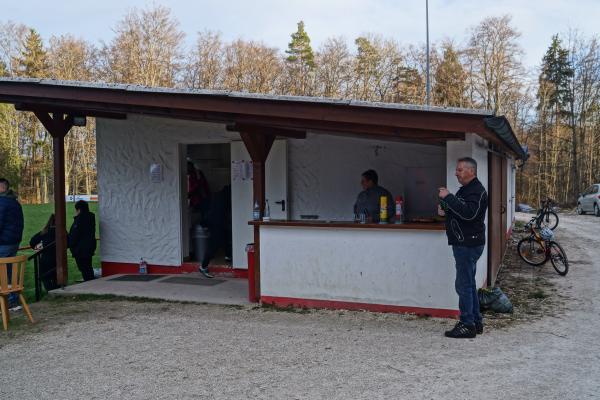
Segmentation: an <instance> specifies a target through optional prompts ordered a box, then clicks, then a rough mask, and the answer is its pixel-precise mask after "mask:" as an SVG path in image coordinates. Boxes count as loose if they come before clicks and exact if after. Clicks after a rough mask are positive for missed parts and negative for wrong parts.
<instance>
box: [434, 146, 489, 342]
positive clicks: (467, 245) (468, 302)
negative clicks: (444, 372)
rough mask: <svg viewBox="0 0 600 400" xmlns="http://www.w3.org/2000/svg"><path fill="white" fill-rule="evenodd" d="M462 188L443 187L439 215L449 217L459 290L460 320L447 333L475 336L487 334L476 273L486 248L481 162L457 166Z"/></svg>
mask: <svg viewBox="0 0 600 400" xmlns="http://www.w3.org/2000/svg"><path fill="white" fill-rule="evenodd" d="M455 175H456V178H457V179H458V182H459V183H460V184H461V186H462V187H461V188H460V189H459V190H458V192H456V195H453V194H451V193H450V192H449V191H448V189H446V188H445V187H442V188H440V189H439V197H440V199H441V200H440V206H438V214H439V215H442V216H443V215H445V216H446V235H447V236H448V244H449V245H450V246H452V253H453V255H454V260H455V262H456V281H455V289H456V293H457V294H458V308H459V310H460V321H458V322H457V323H456V326H455V327H454V328H453V329H452V330H449V331H446V333H445V335H446V336H447V337H451V338H474V337H475V336H476V334H481V333H483V320H482V317H481V313H480V312H479V298H478V297H477V284H476V282H475V274H476V271H477V260H479V258H480V257H481V254H482V253H483V249H484V247H485V222H484V221H485V213H486V210H487V193H486V191H485V188H484V187H483V185H482V184H481V182H480V181H479V179H477V162H476V161H475V160H474V159H472V158H470V157H464V158H461V159H459V160H458V163H457V165H456V173H455Z"/></svg>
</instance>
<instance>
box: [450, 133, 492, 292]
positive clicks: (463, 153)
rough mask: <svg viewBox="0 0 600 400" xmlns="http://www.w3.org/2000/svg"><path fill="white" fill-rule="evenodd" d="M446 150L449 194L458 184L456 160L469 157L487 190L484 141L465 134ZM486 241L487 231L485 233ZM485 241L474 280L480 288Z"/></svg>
mask: <svg viewBox="0 0 600 400" xmlns="http://www.w3.org/2000/svg"><path fill="white" fill-rule="evenodd" d="M446 149H447V157H446V161H447V177H446V179H447V187H448V189H449V190H450V192H451V193H456V192H457V191H458V189H459V188H460V184H459V183H458V180H457V179H456V176H455V175H454V172H455V170H456V160H458V159H459V158H461V157H471V158H473V159H475V161H477V178H478V179H479V180H480V181H481V184H482V185H483V187H484V188H485V190H488V151H487V143H486V141H485V140H484V139H482V138H480V137H479V136H477V135H474V134H471V133H469V134H467V135H466V137H465V140H464V141H452V142H448V143H447V144H446ZM485 224H486V227H487V224H488V215H487V213H486V216H485ZM486 239H487V231H486ZM487 246H488V245H487V240H486V245H485V248H484V249H483V254H482V255H481V257H480V258H479V261H478V262H477V275H476V277H475V280H476V282H477V284H478V285H479V286H480V287H481V286H483V285H484V283H485V280H486V278H487V259H488V257H487V251H488V250H487Z"/></svg>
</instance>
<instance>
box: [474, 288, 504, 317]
mask: <svg viewBox="0 0 600 400" xmlns="http://www.w3.org/2000/svg"><path fill="white" fill-rule="evenodd" d="M478 296H479V308H480V309H481V311H486V310H492V311H494V312H497V313H512V312H513V306H512V303H511V302H510V300H509V299H508V296H506V295H505V294H504V292H503V291H502V290H500V288H499V287H495V288H492V289H479V291H478Z"/></svg>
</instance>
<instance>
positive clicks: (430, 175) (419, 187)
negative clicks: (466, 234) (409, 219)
mask: <svg viewBox="0 0 600 400" xmlns="http://www.w3.org/2000/svg"><path fill="white" fill-rule="evenodd" d="M288 144H289V153H288V154H289V164H288V165H289V172H288V173H289V188H290V189H289V198H290V218H292V219H300V216H301V215H302V214H313V215H318V216H319V219H324V220H351V219H352V218H353V217H354V211H353V207H354V202H355V201H356V197H357V195H358V193H359V192H360V191H361V190H362V188H361V186H360V176H361V173H362V172H364V171H366V170H367V169H371V168H372V169H374V170H376V171H377V173H378V175H379V184H380V185H381V186H383V187H385V188H386V189H388V190H389V191H390V192H391V193H392V196H394V197H395V196H397V195H402V196H404V198H405V204H406V211H407V213H408V214H409V215H411V214H412V215H415V214H422V215H428V216H433V215H435V212H436V199H435V194H436V193H437V191H436V189H437V188H438V187H439V186H441V185H443V184H444V182H445V177H446V149H445V147H443V146H430V145H421V144H413V143H402V142H389V141H373V140H366V139H357V138H349V137H340V136H333V135H324V134H318V135H315V134H308V135H307V138H306V139H290V140H289V141H288Z"/></svg>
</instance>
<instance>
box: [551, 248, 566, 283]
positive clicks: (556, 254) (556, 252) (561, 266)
mask: <svg viewBox="0 0 600 400" xmlns="http://www.w3.org/2000/svg"><path fill="white" fill-rule="evenodd" d="M549 246H550V261H551V262H552V266H553V267H554V269H555V270H556V272H558V274H559V275H562V276H565V275H566V274H567V272H569V260H568V259H567V253H565V251H564V250H563V248H562V247H560V244H558V243H556V242H550V245H549Z"/></svg>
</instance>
